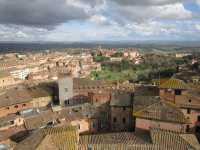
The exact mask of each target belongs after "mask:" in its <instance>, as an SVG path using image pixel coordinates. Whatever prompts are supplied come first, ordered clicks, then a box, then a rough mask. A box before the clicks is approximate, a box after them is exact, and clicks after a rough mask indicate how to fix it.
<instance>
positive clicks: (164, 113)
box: [133, 101, 188, 124]
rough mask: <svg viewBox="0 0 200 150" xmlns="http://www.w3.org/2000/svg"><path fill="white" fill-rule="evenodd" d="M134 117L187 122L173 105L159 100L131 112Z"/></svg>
mask: <svg viewBox="0 0 200 150" xmlns="http://www.w3.org/2000/svg"><path fill="white" fill-rule="evenodd" d="M133 115H134V116H135V117H138V118H144V119H148V120H159V121H164V122H175V123H181V124H184V123H188V120H187V119H186V118H185V116H184V114H183V113H182V112H181V111H180V110H179V109H178V108H177V107H176V106H175V105H174V104H171V103H168V102H165V101H159V102H157V103H154V104H152V105H149V106H147V107H145V108H143V109H141V110H139V111H136V112H134V113H133Z"/></svg>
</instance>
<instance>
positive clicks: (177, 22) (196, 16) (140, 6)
mask: <svg viewBox="0 0 200 150" xmlns="http://www.w3.org/2000/svg"><path fill="white" fill-rule="evenodd" d="M102 40H105V41H107V40H110V41H119V40H200V0H0V41H66V42H67V41H102Z"/></svg>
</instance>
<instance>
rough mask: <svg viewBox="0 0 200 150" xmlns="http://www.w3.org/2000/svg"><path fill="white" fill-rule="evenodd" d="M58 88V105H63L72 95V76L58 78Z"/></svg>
mask: <svg viewBox="0 0 200 150" xmlns="http://www.w3.org/2000/svg"><path fill="white" fill-rule="evenodd" d="M58 88H59V102H60V105H61V106H65V103H66V101H67V100H69V99H71V98H72V97H73V78H72V77H70V76H67V77H62V78H60V79H59V80H58Z"/></svg>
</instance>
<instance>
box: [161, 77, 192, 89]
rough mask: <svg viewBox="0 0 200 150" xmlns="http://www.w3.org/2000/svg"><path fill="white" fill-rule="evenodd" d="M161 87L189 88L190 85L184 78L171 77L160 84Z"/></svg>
mask: <svg viewBox="0 0 200 150" xmlns="http://www.w3.org/2000/svg"><path fill="white" fill-rule="evenodd" d="M160 88H161V89H181V90H184V89H188V88H189V86H188V85H187V84H186V83H185V82H184V81H182V80H179V79H174V78H171V79H169V80H168V81H166V82H164V83H163V84H161V85H160Z"/></svg>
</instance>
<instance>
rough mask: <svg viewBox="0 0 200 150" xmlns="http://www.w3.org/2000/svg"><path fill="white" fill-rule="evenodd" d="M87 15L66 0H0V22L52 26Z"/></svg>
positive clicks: (82, 9) (85, 17)
mask: <svg viewBox="0 0 200 150" xmlns="http://www.w3.org/2000/svg"><path fill="white" fill-rule="evenodd" d="M89 17H90V15H89V14H88V13H87V12H86V11H85V10H84V8H81V7H77V6H75V5H70V4H69V3H66V0H0V24H16V25H26V26H36V27H52V26H55V25H58V24H60V23H63V22H67V21H70V20H81V19H87V18H89Z"/></svg>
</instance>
